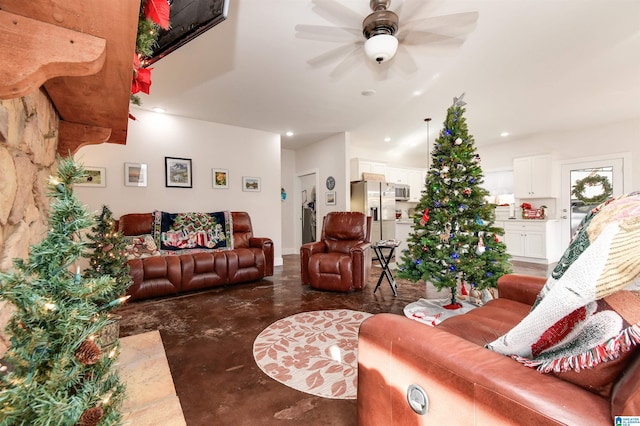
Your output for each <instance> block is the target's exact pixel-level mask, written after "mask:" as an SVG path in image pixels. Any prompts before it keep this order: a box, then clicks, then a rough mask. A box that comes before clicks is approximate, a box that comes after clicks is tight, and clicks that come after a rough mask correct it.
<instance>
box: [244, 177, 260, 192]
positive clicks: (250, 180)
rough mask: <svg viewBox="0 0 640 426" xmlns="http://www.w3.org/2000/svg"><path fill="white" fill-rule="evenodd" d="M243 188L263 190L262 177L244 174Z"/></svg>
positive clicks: (249, 190) (253, 190)
mask: <svg viewBox="0 0 640 426" xmlns="http://www.w3.org/2000/svg"><path fill="white" fill-rule="evenodd" d="M242 190H243V191H247V192H260V191H261V190H262V185H261V184H260V178H259V177H248V176H242Z"/></svg>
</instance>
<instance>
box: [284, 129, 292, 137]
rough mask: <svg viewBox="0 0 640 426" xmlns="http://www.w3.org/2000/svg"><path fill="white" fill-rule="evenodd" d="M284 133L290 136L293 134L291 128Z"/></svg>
mask: <svg viewBox="0 0 640 426" xmlns="http://www.w3.org/2000/svg"><path fill="white" fill-rule="evenodd" d="M285 135H287V136H289V137H291V136H293V132H292V131H291V130H289V131H288V132H287V133H285Z"/></svg>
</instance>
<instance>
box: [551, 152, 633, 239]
mask: <svg viewBox="0 0 640 426" xmlns="http://www.w3.org/2000/svg"><path fill="white" fill-rule="evenodd" d="M626 157H627V156H626V155H619V156H611V157H602V158H591V159H582V160H580V159H578V160H572V162H570V163H564V164H562V166H561V188H562V189H561V192H562V194H561V199H560V202H561V209H560V223H561V232H562V250H561V251H562V252H564V250H565V249H566V248H567V247H568V246H569V243H570V242H571V239H572V238H573V235H574V233H575V231H576V230H577V229H578V225H579V224H580V222H581V221H582V219H583V218H584V217H585V216H586V215H587V213H588V212H589V211H590V210H591V209H592V208H594V207H595V206H597V205H598V204H600V203H601V202H603V201H605V200H606V199H608V198H610V197H616V196H618V195H622V194H623V193H624V192H625V186H626V185H629V182H630V176H627V175H628V171H625V168H624V164H625V159H626ZM627 164H628V163H627ZM625 182H627V183H626V185H625Z"/></svg>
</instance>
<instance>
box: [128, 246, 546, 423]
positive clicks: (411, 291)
mask: <svg viewBox="0 0 640 426" xmlns="http://www.w3.org/2000/svg"><path fill="white" fill-rule="evenodd" d="M374 264H377V262H374ZM513 266H514V267H513V270H514V272H516V273H524V274H530V275H538V276H546V275H547V274H548V272H550V269H549V268H547V266H546V265H535V264H529V263H522V262H513ZM372 269H373V271H372V276H371V278H370V280H369V282H370V283H371V284H369V286H368V287H367V288H366V289H365V290H364V291H362V292H354V293H349V294H343V293H330V292H323V291H317V290H313V289H311V288H310V287H308V286H303V285H301V282H300V266H299V257H298V256H297V255H288V256H284V265H283V266H280V267H276V268H275V273H274V276H273V277H268V278H267V279H264V280H261V281H258V282H252V283H247V284H240V285H234V286H229V287H225V288H217V289H212V290H207V291H203V292H198V293H191V294H187V295H183V296H177V297H171V298H164V299H154V300H146V301H141V302H132V303H130V304H128V305H126V306H124V307H123V308H121V309H120V310H118V313H119V314H120V315H122V317H123V318H122V323H121V328H120V336H121V337H125V336H130V335H134V334H139V333H144V332H147V331H152V330H159V331H160V335H161V337H162V342H163V344H164V349H165V352H166V356H167V359H168V362H169V367H170V369H171V374H172V376H173V381H174V385H175V389H176V392H177V395H178V397H179V400H180V404H181V406H182V409H183V413H184V418H185V420H186V422H187V425H189V426H200V425H202V426H210V425H234V426H244V425H246V426H255V425H287V424H291V425H294V424H295V425H299V424H304V425H323V426H324V425H332V426H340V425H345V426H346V425H355V424H356V401H355V400H332V399H326V398H321V397H316V396H312V395H308V394H305V393H302V392H298V391H296V390H293V389H291V388H288V387H286V386H284V385H282V384H280V383H278V382H276V381H275V380H273V379H271V378H269V377H268V376H266V375H265V374H264V373H263V372H262V371H261V370H260V369H259V368H258V367H257V365H256V364H255V362H254V360H253V353H252V348H253V341H254V340H255V338H256V336H257V335H258V334H259V333H260V332H261V331H262V330H263V329H264V328H265V327H266V326H268V325H269V324H271V323H273V322H275V321H276V320H278V319H280V318H284V317H287V316H289V315H293V314H295V313H298V312H304V311H313V310H324V309H352V310H358V311H365V312H370V313H374V314H375V313H381V312H390V313H395V314H398V315H403V308H404V307H405V305H407V304H409V303H411V302H414V301H416V300H418V299H420V298H425V297H426V289H425V286H424V284H413V283H410V282H406V281H399V283H398V296H397V297H394V296H393V293H392V291H391V288H390V287H389V285H388V284H387V282H386V281H383V283H382V285H381V287H380V288H379V289H378V291H377V292H376V293H375V294H373V289H374V287H375V283H376V282H377V279H378V276H379V275H380V272H381V269H380V268H379V267H374V268H372ZM443 297H447V295H446V294H445V295H443Z"/></svg>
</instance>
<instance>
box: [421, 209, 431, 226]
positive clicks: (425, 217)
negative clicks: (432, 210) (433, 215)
mask: <svg viewBox="0 0 640 426" xmlns="http://www.w3.org/2000/svg"><path fill="white" fill-rule="evenodd" d="M427 222H429V208H428V207H427V208H426V209H424V213H423V214H422V218H421V219H420V225H421V226H425V225H426V224H427Z"/></svg>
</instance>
